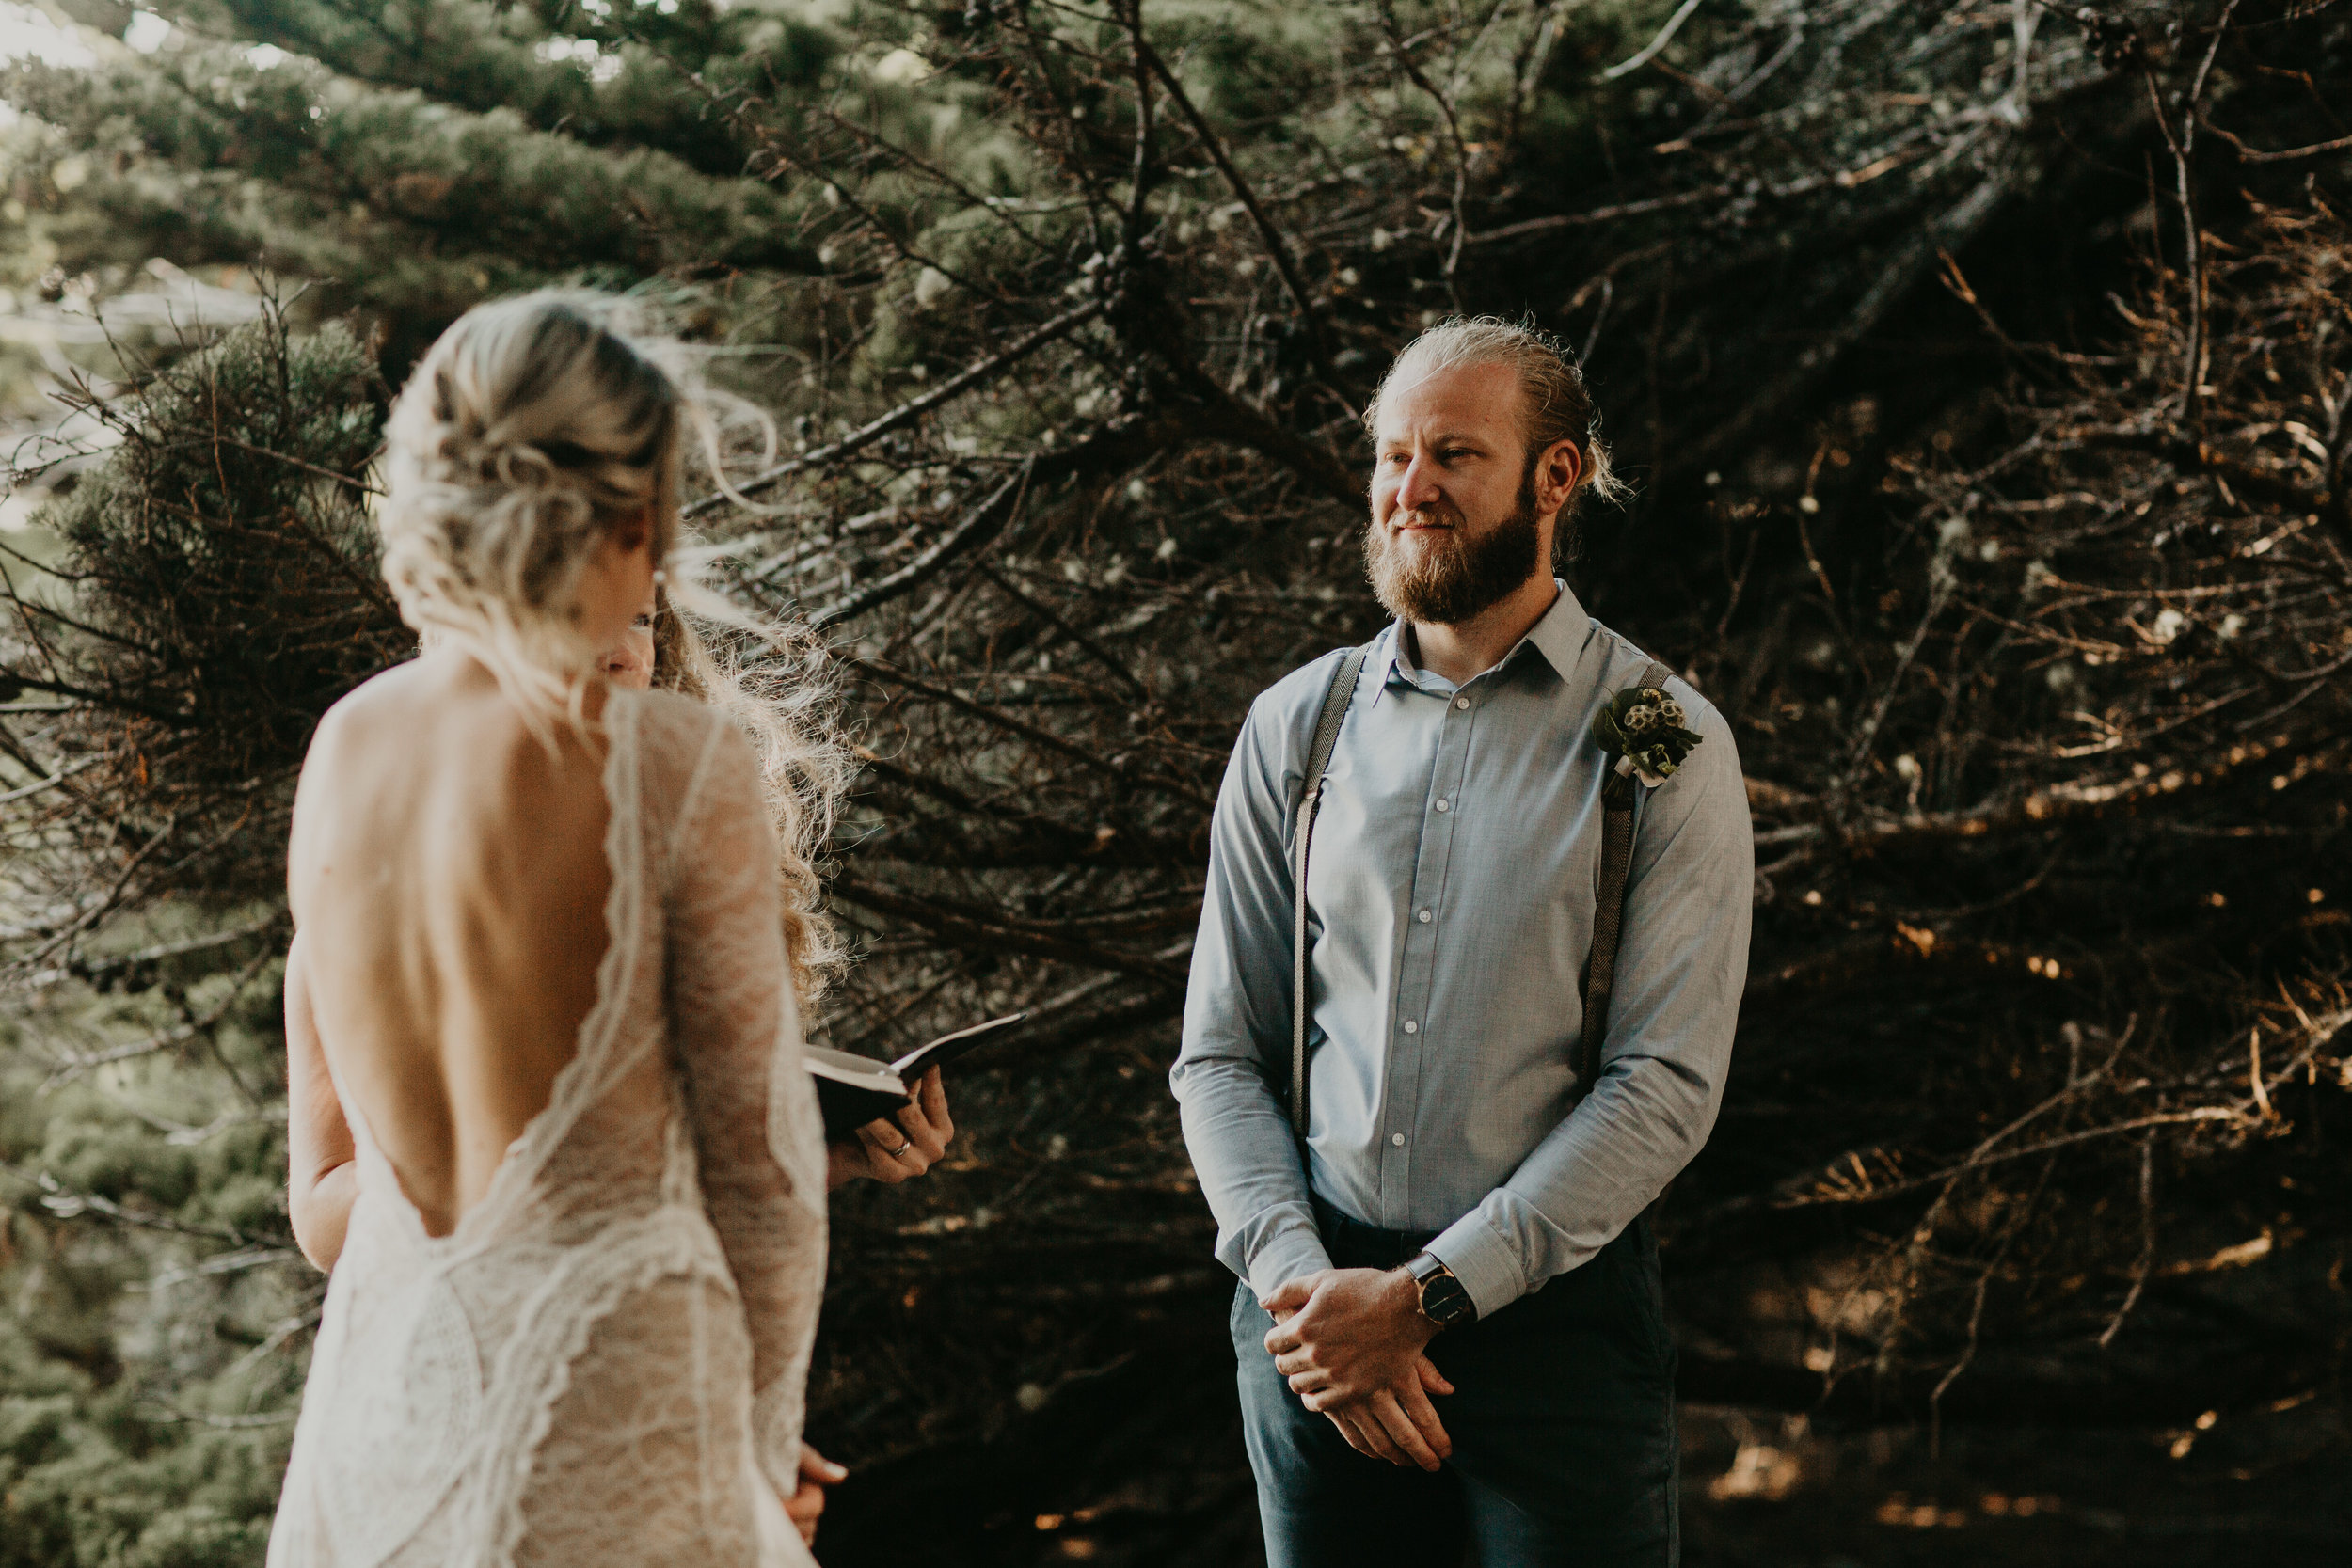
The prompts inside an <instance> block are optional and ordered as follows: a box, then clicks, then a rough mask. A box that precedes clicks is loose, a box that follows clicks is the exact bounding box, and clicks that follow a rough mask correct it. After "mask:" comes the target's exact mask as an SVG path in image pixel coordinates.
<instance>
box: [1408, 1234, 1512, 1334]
mask: <svg viewBox="0 0 2352 1568" xmlns="http://www.w3.org/2000/svg"><path fill="white" fill-rule="evenodd" d="M1428 1252H1429V1254H1430V1256H1431V1257H1433V1258H1435V1259H1437V1260H1438V1262H1440V1263H1443V1264H1444V1265H1445V1266H1446V1267H1447V1268H1449V1269H1451V1270H1453V1271H1454V1278H1456V1279H1458V1280H1460V1281H1461V1282H1462V1289H1463V1290H1465V1291H1469V1292H1470V1305H1471V1306H1473V1307H1477V1308H1478V1316H1479V1317H1480V1318H1481V1319H1482V1320H1483V1319H1486V1318H1491V1317H1493V1316H1494V1315H1495V1314H1496V1313H1497V1312H1500V1311H1502V1309H1503V1308H1504V1307H1508V1306H1510V1305H1511V1304H1512V1303H1513V1302H1515V1301H1517V1300H1518V1299H1519V1297H1521V1296H1523V1295H1525V1294H1527V1271H1526V1270H1525V1269H1523V1268H1521V1267H1520V1266H1519V1258H1518V1253H1517V1252H1515V1251H1513V1250H1512V1247H1511V1243H1509V1242H1506V1241H1504V1240H1503V1239H1502V1236H1501V1235H1499V1234H1498V1233H1497V1232H1496V1231H1495V1230H1494V1229H1493V1228H1492V1227H1489V1226H1488V1225H1487V1224H1486V1220H1485V1219H1484V1218H1483V1217H1482V1216H1481V1215H1480V1214H1479V1212H1477V1211H1476V1210H1472V1211H1471V1212H1469V1213H1467V1214H1464V1215H1463V1216H1462V1217H1461V1218H1460V1219H1458V1220H1455V1221H1454V1223H1453V1224H1452V1225H1450V1226H1448V1227H1446V1228H1445V1230H1444V1231H1443V1232H1441V1233H1440V1234H1439V1235H1438V1239H1437V1240H1436V1241H1434V1242H1432V1243H1429V1246H1428Z"/></svg>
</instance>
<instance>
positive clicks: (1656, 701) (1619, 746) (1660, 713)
mask: <svg viewBox="0 0 2352 1568" xmlns="http://www.w3.org/2000/svg"><path fill="white" fill-rule="evenodd" d="M1689 720H1690V715H1689V714H1687V713H1685V712H1683V711H1682V705H1681V704H1680V703H1677V702H1676V701H1675V700H1674V699H1673V698H1672V697H1669V696H1667V695H1666V694H1665V693H1664V692H1663V691H1661V690H1660V689H1658V688H1656V687H1654V686H1629V687H1627V688H1626V689H1624V690H1623V691H1620V692H1618V693H1617V694H1616V695H1615V696H1613V697H1612V698H1610V699H1609V701H1608V703H1607V704H1605V705H1603V706H1602V708H1601V710H1600V711H1599V712H1598V713H1597V714H1595V715H1593V743H1594V744H1595V745H1597V746H1598V747H1599V748H1600V749H1601V750H1602V751H1604V752H1608V753H1609V754H1610V755H1611V756H1613V757H1615V758H1616V759H1617V766H1616V770H1615V774H1614V776H1613V777H1612V778H1611V779H1610V781H1609V787H1610V788H1611V789H1613V790H1624V789H1629V788H1631V787H1632V786H1631V785H1630V784H1628V783H1626V782H1625V781H1626V780H1628V779H1632V778H1638V779H1640V780H1641V781H1642V782H1643V783H1644V784H1648V785H1650V786H1651V787H1652V788H1656V787H1657V786H1658V785H1660V784H1664V783H1665V782H1666V781H1667V780H1668V779H1670V778H1672V777H1673V776H1674V770H1675V769H1676V768H1679V767H1681V766H1682V759H1683V758H1685V757H1687V756H1689V755H1690V754H1691V749H1692V747H1694V746H1696V745H1697V744H1698V743H1699V742H1700V741H1701V740H1703V739H1705V738H1706V737H1705V736H1701V735H1699V734H1698V733H1697V732H1696V731H1694V730H1692V729H1689V728H1687V727H1686V726H1687V724H1688V721H1689Z"/></svg>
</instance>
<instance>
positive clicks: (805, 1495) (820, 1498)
mask: <svg viewBox="0 0 2352 1568" xmlns="http://www.w3.org/2000/svg"><path fill="white" fill-rule="evenodd" d="M849 1479H850V1472H849V1471H847V1470H845V1469H843V1468H842V1467H841V1466H840V1465H835V1464H834V1462H833V1461H832V1460H830V1459H827V1458H826V1457H825V1456H824V1455H823V1454H821V1453H818V1451H817V1450H816V1449H812V1448H810V1447H809V1446H808V1445H807V1444H806V1443H803V1444H802V1445H801V1484H800V1485H799V1486H798V1487H797V1488H795V1489H794V1490H793V1493H792V1497H791V1499H790V1500H789V1501H787V1503H786V1504H785V1505H784V1513H785V1517H787V1519H790V1520H791V1521H792V1524H793V1527H794V1528H797V1529H798V1530H799V1531H800V1532H801V1544H803V1545H804V1546H814V1545H815V1544H817V1519H818V1515H819V1514H821V1513H824V1512H825V1488H826V1487H828V1486H838V1485H840V1484H841V1483H842V1482H843V1481H847V1480H849Z"/></svg>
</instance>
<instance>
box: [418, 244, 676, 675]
mask: <svg viewBox="0 0 2352 1568" xmlns="http://www.w3.org/2000/svg"><path fill="white" fill-rule="evenodd" d="M615 307H616V302H614V301H612V300H609V299H606V298H603V297H600V296H598V295H596V294H590V293H568V292H557V291H552V290H544V291H541V292H539V293H529V294H523V295H521V296H519V297H517V298H514V299H503V300H498V301H495V302H493V303H491V304H487V305H478V306H476V307H474V309H470V310H469V311H467V312H466V313H465V314H464V315H463V316H460V317H459V318H458V319H457V321H456V322H455V323H454V324H453V325H451V326H450V328H449V330H448V331H446V332H444V333H442V334H441V336H440V338H439V339H438V340H437V341H435V343H434V344H433V347H432V348H431V349H429V350H428V351H427V352H426V354H425V356H424V358H423V359H422V360H421V362H419V364H418V366H417V369H416V372H415V373H414V374H413V375H411V376H410V377H409V380H408V384H407V386H406V387H405V388H403V389H402V391H401V394H400V396H399V398H398V399H397V400H395V402H394V403H393V404H392V412H391V418H390V420H389V421H388V423H387V425H386V429H385V453H384V471H385V479H386V494H385V499H384V501H383V504H382V506H381V507H380V508H379V511H378V526H379V528H380V529H381V531H382V533H383V538H384V562H383V571H384V580H385V581H386V582H387V583H388V584H389V585H390V587H391V591H392V597H393V599H394V600H395V601H396V602H397V603H398V604H399V606H400V613H401V618H402V619H403V620H405V621H406V622H407V623H408V624H409V625H410V626H414V627H415V628H416V629H417V630H418V631H419V632H420V633H421V634H422V635H423V636H424V637H425V639H426V640H427V641H437V640H438V639H440V638H444V637H447V638H455V639H460V640H463V641H466V642H468V643H469V644H470V645H471V647H472V649H473V651H474V652H475V653H476V654H477V655H478V656H479V657H482V658H483V659H484V660H485V662H486V663H487V664H488V665H489V666H490V668H491V669H492V671H494V672H495V673H497V675H498V677H499V679H500V681H501V684H502V685H504V686H506V687H507V688H508V689H510V690H511V691H513V692H514V694H515V695H516V697H518V698H522V699H524V700H525V701H526V702H527V704H528V705H530V706H532V707H534V708H537V709H539V710H540V711H542V712H544V711H545V708H546V705H547V704H548V703H550V702H552V703H555V704H559V705H565V706H569V705H571V704H572V703H573V702H575V701H576V700H577V699H578V696H579V693H580V690H581V689H582V687H581V682H582V678H583V677H584V675H585V674H586V673H587V672H588V671H589V670H590V669H591V668H592V667H593V665H594V661H595V660H596V657H597V656H598V655H599V654H601V653H602V652H603V650H602V649H600V648H596V647H594V646H591V645H590V644H589V641H588V639H587V637H586V636H585V634H584V633H583V632H582V630H581V628H580V626H579V624H578V618H577V617H578V595H579V583H580V572H581V569H582V568H583V567H584V566H585V565H586V563H587V562H588V559H589V557H590V556H591V555H592V554H593V553H594V552H595V550H596V546H597V544H598V542H599V541H601V540H602V538H603V537H604V536H605V534H606V533H607V532H609V531H612V529H614V528H616V527H619V526H622V525H624V524H627V523H630V522H633V521H634V520H636V519H638V518H640V517H643V518H644V519H645V520H646V521H647V522H648V523H649V524H650V526H651V529H652V540H651V544H652V549H653V559H654V561H655V562H656V563H657V564H660V562H662V561H663V560H664V559H665V558H666V557H667V556H668V554H669V552H670V550H671V547H672V546H673V545H674V544H675V541H676V537H677V527H678V468H679V447H680V435H681V430H682V427H683V426H684V425H685V423H686V422H687V421H688V420H690V419H693V418H695V416H696V415H697V414H698V413H699V412H700V411H699V409H698V408H697V407H696V406H695V405H694V404H692V403H691V400H690V399H689V397H688V396H687V395H686V394H685V392H684V391H682V390H681V384H680V381H679V379H678V378H677V377H676V376H675V375H674V374H673V373H672V372H670V371H668V370H666V369H665V368H664V367H663V366H662V365H661V364H660V362H659V360H660V357H661V345H660V343H659V341H654V340H641V339H636V338H632V337H630V336H628V335H627V334H625V333H624V332H623V331H622V330H621V329H620V328H619V327H618V326H616V325H614V310H615ZM697 422H701V423H707V419H706V420H698V421H697Z"/></svg>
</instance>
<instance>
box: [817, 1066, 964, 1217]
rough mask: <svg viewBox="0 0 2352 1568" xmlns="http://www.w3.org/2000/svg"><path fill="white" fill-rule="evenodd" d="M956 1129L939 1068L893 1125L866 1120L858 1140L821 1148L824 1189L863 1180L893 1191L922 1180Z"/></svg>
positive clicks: (925, 1079) (927, 1075) (942, 1154)
mask: <svg viewBox="0 0 2352 1568" xmlns="http://www.w3.org/2000/svg"><path fill="white" fill-rule="evenodd" d="M955 1135H956V1124H955V1120H954V1118H953V1117H949V1116H948V1115H947V1090H946V1087H945V1086H944V1085H942V1084H941V1083H940V1078H939V1069H937V1068H933V1069H930V1071H929V1072H927V1073H925V1074H923V1079H922V1082H921V1083H920V1084H919V1085H916V1088H915V1093H914V1104H912V1105H909V1106H908V1107H907V1108H906V1109H904V1110H902V1111H900V1112H899V1113H898V1118H897V1119H896V1120H889V1119H885V1120H882V1121H869V1122H867V1123H866V1125H865V1126H863V1127H861V1128H859V1129H858V1130H857V1135H856V1136H855V1137H853V1138H850V1139H849V1140H847V1141H845V1142H842V1143H837V1144H828V1145H827V1146H826V1147H825V1189H826V1191H828V1192H834V1191H838V1190H839V1189H841V1188H843V1187H846V1186H848V1185H849V1184H850V1182H852V1181H854V1180H857V1179H858V1178H859V1177H861V1176H866V1177H871V1178H872V1179H873V1180H877V1181H880V1182H882V1184H883V1185H884V1186H896V1185H897V1184H898V1182H901V1181H904V1180H907V1179H908V1178H909V1177H914V1176H920V1175H922V1174H923V1173H924V1172H925V1171H927V1170H929V1169H930V1168H931V1166H932V1165H934V1164H937V1163H938V1162H939V1161H940V1160H941V1159H942V1158H944V1157H945V1156H946V1152H947V1145H948V1144H949V1143H950V1142H951V1141H952V1140H953V1139H954V1138H955Z"/></svg>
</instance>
